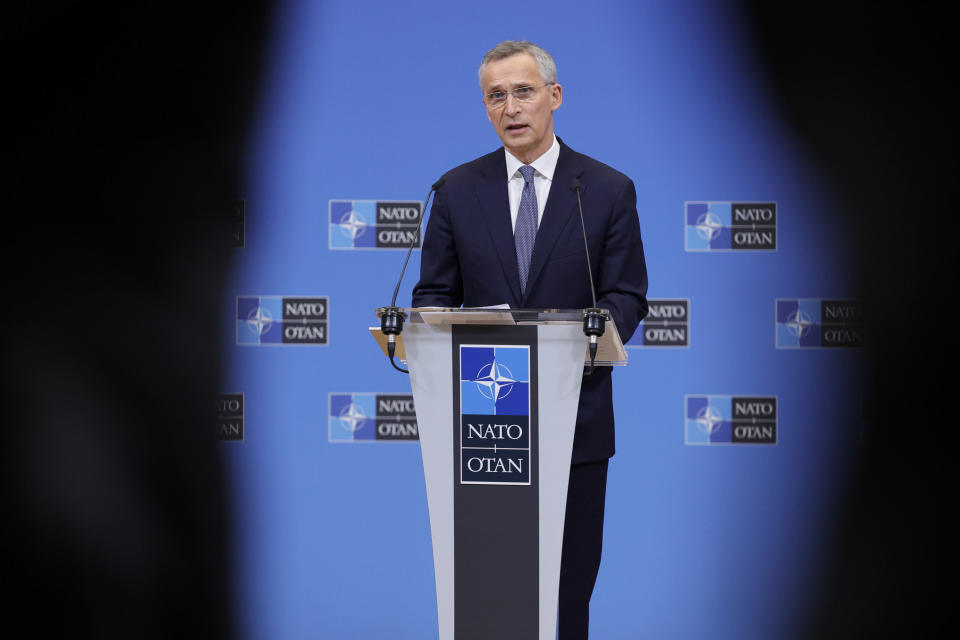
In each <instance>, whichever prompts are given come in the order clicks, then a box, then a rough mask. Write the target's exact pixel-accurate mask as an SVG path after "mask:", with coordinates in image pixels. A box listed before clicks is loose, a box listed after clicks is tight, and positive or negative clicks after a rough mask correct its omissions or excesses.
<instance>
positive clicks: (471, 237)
mask: <svg viewBox="0 0 960 640" xmlns="http://www.w3.org/2000/svg"><path fill="white" fill-rule="evenodd" d="M479 75H480V85H481V89H482V91H483V100H484V104H485V105H486V109H487V117H488V118H489V119H490V122H491V123H492V124H493V127H494V129H495V130H496V132H497V135H498V136H499V138H500V140H501V141H502V142H503V148H502V149H498V150H496V151H494V152H493V153H490V154H488V155H485V156H483V157H480V158H477V159H476V160H474V161H472V162H468V163H467V164H464V165H461V166H459V167H457V168H455V169H452V170H451V171H449V172H447V174H446V175H445V176H444V178H445V182H444V184H443V186H441V187H440V188H439V189H438V191H437V193H436V196H435V199H434V203H433V208H432V210H431V215H430V221H429V223H428V225H427V231H426V234H425V239H424V244H423V251H422V255H421V267H420V281H419V282H418V283H417V285H416V286H415V287H414V291H413V305H414V306H442V307H459V306H461V305H464V306H467V307H479V306H491V305H497V304H503V303H508V304H509V305H510V306H511V307H514V308H520V307H522V308H561V309H574V308H586V307H590V306H592V305H593V302H592V299H591V293H590V282H589V277H588V272H587V265H586V260H585V257H584V241H583V232H582V230H581V225H580V215H579V211H578V206H577V194H576V191H575V190H574V181H575V180H577V181H579V185H580V192H581V198H582V203H583V215H584V219H585V224H586V231H587V244H588V245H589V253H590V262H591V264H592V265H593V280H594V282H593V284H594V287H595V288H596V293H597V306H598V307H601V308H604V309H608V310H609V311H610V313H611V315H612V317H613V319H614V321H615V322H616V326H617V329H618V330H619V332H620V337H621V339H622V340H623V341H624V342H626V341H627V340H628V339H629V338H630V336H631V335H633V332H634V330H635V329H636V327H637V324H638V323H639V322H640V320H642V319H643V317H644V315H645V314H646V312H647V301H646V293H647V272H646V265H645V261H644V256H643V244H642V242H641V238H640V225H639V221H638V218H637V208H636V190H635V189H634V186H633V182H632V181H631V180H630V179H629V178H628V177H627V176H625V175H623V174H622V173H620V172H618V171H616V170H614V169H612V168H610V167H608V166H607V165H604V164H602V163H600V162H597V161H596V160H594V159H592V158H589V157H587V156H585V155H583V154H580V153H577V152H576V151H573V150H572V149H570V148H569V147H568V146H566V145H565V144H563V143H562V142H561V141H560V140H559V139H557V138H556V137H555V135H554V132H553V112H554V111H556V110H557V108H559V107H560V104H561V103H562V101H563V90H562V87H561V86H560V85H559V84H557V72H556V66H555V64H554V61H553V58H552V57H551V56H550V54H548V53H547V52H546V51H544V50H543V49H541V48H540V47H538V46H536V45H534V44H532V43H530V42H526V41H522V42H513V41H507V42H502V43H500V44H498V45H497V46H496V47H494V48H493V49H491V50H490V51H489V52H488V53H487V54H486V55H485V56H484V58H483V62H482V63H481V65H480V71H479ZM613 453H614V437H613V401H612V384H611V377H610V368H609V367H601V368H598V369H597V370H596V371H595V372H594V373H593V374H592V375H590V376H585V377H584V378H583V384H582V387H581V391H580V406H579V411H578V414H577V425H576V432H575V436H574V443H573V456H572V461H571V462H572V464H571V468H570V482H569V489H568V494H567V515H566V522H565V524H564V539H563V554H562V560H561V572H560V604H559V636H560V638H561V640H567V639H573V638H586V637H587V629H588V622H589V603H590V596H591V594H592V592H593V586H594V583H595V581H596V577H597V571H598V570H599V567H600V550H601V543H602V539H603V511H604V496H605V493H606V479H607V463H608V460H609V458H610V457H611V456H612V455H613Z"/></svg>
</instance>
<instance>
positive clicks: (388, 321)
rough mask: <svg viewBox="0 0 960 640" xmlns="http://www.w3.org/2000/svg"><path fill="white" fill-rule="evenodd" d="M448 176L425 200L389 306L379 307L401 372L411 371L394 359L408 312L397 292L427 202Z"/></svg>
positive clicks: (391, 353) (382, 327) (390, 350)
mask: <svg viewBox="0 0 960 640" xmlns="http://www.w3.org/2000/svg"><path fill="white" fill-rule="evenodd" d="M444 182H446V178H440V179H439V180H437V181H436V182H434V183H433V186H432V187H430V191H428V192H427V197H426V199H424V201H423V211H421V212H420V220H419V221H418V222H417V232H416V233H415V234H413V240H411V241H410V247H409V248H408V249H407V257H406V259H404V261H403V268H402V269H401V270H400V277H399V278H397V286H396V287H394V289H393V297H392V298H391V299H390V306H389V307H380V308H379V309H377V312H376V313H377V316H379V317H380V331H381V332H382V333H383V334H384V335H385V336H387V355H388V356H390V364H392V365H393V368H394V369H396V370H397V371H399V372H400V373H410V372H409V371H408V370H407V369H401V368H400V367H398V366H397V363H396V362H394V361H393V358H394V355H395V353H396V350H397V336H398V335H400V332H401V331H403V321H404V320H405V319H406V317H407V316H406V314H405V313H403V311H400V309H399V308H398V307H397V293H399V292H400V283H401V282H402V281H403V274H404V273H406V271H407V263H408V262H410V254H411V253H413V247H414V245H415V244H417V239H418V238H419V237H420V228H421V227H422V226H423V219H424V218H426V217H427V203H428V202H429V201H430V195H431V194H432V193H433V192H435V191H436V190H437V189H439V188H440V187H442V186H443V183H444Z"/></svg>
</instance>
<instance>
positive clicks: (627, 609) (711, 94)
mask: <svg viewBox="0 0 960 640" xmlns="http://www.w3.org/2000/svg"><path fill="white" fill-rule="evenodd" d="M521 38H525V39H529V40H532V41H534V42H537V43H538V44H540V45H542V46H543V47H544V48H546V49H547V50H548V51H550V52H551V53H552V54H553V56H554V58H555V60H556V62H557V67H558V75H559V82H560V83H561V84H562V85H563V88H564V103H563V105H562V107H561V108H560V110H559V111H558V112H557V113H556V120H555V124H556V131H557V134H558V135H559V136H561V137H562V138H563V139H564V141H565V142H566V143H567V144H569V145H570V146H571V147H572V148H573V149H575V150H577V151H580V152H582V153H586V154H588V155H591V156H593V157H596V158H598V159H600V160H602V161H603V162H605V163H607V164H610V165H612V166H614V167H616V168H617V169H619V170H620V171H622V172H624V173H626V174H627V175H628V176H630V177H631V178H633V180H634V182H635V184H636V187H637V194H638V203H637V206H638V210H639V215H640V224H641V228H642V231H643V235H644V244H645V249H646V256H647V266H648V270H649V277H650V291H649V297H650V298H651V299H661V298H669V299H689V315H690V322H689V338H690V340H689V343H690V344H689V346H688V347H685V348H684V347H657V348H651V347H638V348H631V350H630V365H629V367H627V368H626V369H622V370H618V371H616V372H615V374H614V385H615V402H616V415H617V455H616V456H615V457H614V458H613V460H612V462H611V466H610V476H609V485H608V502H607V519H606V527H605V545H604V562H603V565H602V567H601V570H600V576H599V580H598V583H597V587H596V591H595V593H594V597H593V605H592V617H591V637H596V638H647V637H649V638H658V639H667V638H677V639H687V638H689V639H702V638H706V637H710V638H736V639H738V640H745V639H750V638H776V637H782V636H783V635H784V629H789V628H790V627H791V626H792V624H793V622H794V621H795V619H796V618H797V617H798V616H803V614H804V605H805V603H806V602H808V600H809V598H810V596H811V591H812V589H813V588H814V586H815V584H816V580H817V578H818V575H817V566H818V565H817V562H816V561H817V560H819V559H820V557H821V555H822V553H823V550H824V549H823V547H824V544H825V542H827V541H826V540H825V538H824V534H823V528H824V526H825V524H827V523H829V522H830V520H831V518H834V517H835V516H836V514H835V512H834V511H835V508H836V504H835V502H834V500H833V499H832V498H833V496H834V495H835V493H836V487H837V486H838V484H839V483H842V480H843V478H844V473H845V471H846V469H847V467H848V466H849V459H850V453H851V451H854V450H855V447H856V446H857V441H858V437H859V430H860V428H861V427H860V423H861V408H860V407H861V397H860V393H861V391H860V389H859V388H858V385H857V380H858V375H857V359H858V357H859V351H858V350H857V349H848V348H840V349H824V348H813V349H804V348H799V349H784V348H777V322H776V315H775V302H776V300H777V299H793V300H795V299H812V300H814V301H817V300H824V299H849V298H852V297H853V296H854V295H855V294H854V291H853V288H852V287H853V285H852V278H851V274H848V269H847V265H846V260H845V259H844V254H845V247H846V245H845V241H844V238H846V237H847V234H846V232H845V230H844V229H842V228H840V226H839V223H838V222H837V221H836V220H837V216H836V215H835V214H836V212H835V211H834V210H833V209H832V208H833V202H832V201H831V198H830V194H829V193H828V192H826V191H825V190H824V189H823V188H821V186H820V184H819V182H818V176H817V171H816V167H811V166H809V164H807V163H806V162H805V158H804V154H803V147H802V141H798V140H795V139H792V138H791V136H790V134H789V133H788V131H787V130H786V129H785V128H784V127H783V125H782V124H781V123H780V122H779V121H778V118H777V114H776V112H775V110H774V106H773V104H772V102H771V100H770V98H769V96H768V94H767V92H766V91H765V87H764V84H763V79H762V76H761V73H760V71H759V70H758V67H757V65H756V63H755V61H754V60H752V59H751V58H750V56H749V47H748V46H747V45H748V44H749V42H748V40H747V39H748V38H749V34H748V33H747V32H746V31H745V30H744V29H743V28H742V26H741V24H740V22H739V21H738V18H737V15H736V14H735V13H734V12H732V11H731V10H730V9H729V8H726V7H725V6H724V4H723V3H718V2H707V1H705V0H704V1H697V0H684V1H680V2H629V1H622V2H601V3H599V4H597V5H595V6H591V7H590V8H589V9H586V8H584V5H583V3H579V2H567V1H566V0H564V1H557V2H553V3H550V5H549V7H543V8H541V9H540V10H538V11H536V12H530V14H525V13H524V12H523V11H522V10H520V9H519V8H518V5H517V4H516V3H508V2H499V1H496V2H486V3H475V4H463V5H459V4H454V3H448V2H437V1H429V2H427V1H425V2H410V3H396V2H385V1H383V0H372V1H370V2H364V3H359V2H347V1H344V0H331V1H328V2H323V3H320V2H307V1H304V0H289V1H288V2H286V3H285V4H284V5H283V7H282V10H281V11H280V12H279V16H278V20H277V23H276V27H275V32H274V34H273V44H272V49H271V52H270V57H269V71H268V74H267V76H266V82H265V84H264V87H263V98H262V104H261V111H260V118H259V124H258V126H257V129H256V131H255V135H254V137H253V139H252V141H251V144H250V148H249V161H248V175H249V179H248V185H247V192H246V193H245V194H243V195H244V198H245V205H246V216H247V219H246V246H245V248H242V249H237V263H236V270H235V275H234V278H233V281H232V284H231V287H230V292H229V294H230V295H229V297H228V298H227V299H225V300H224V301H223V309H224V327H225V333H226V335H227V336H229V343H230V344H229V345H227V350H228V353H229V378H228V380H227V381H225V383H224V391H225V392H237V393H243V394H244V401H245V406H244V409H245V421H244V425H245V430H244V439H243V441H240V442H224V443H223V447H224V449H225V454H226V456H227V460H228V465H229V468H230V473H231V486H232V490H233V497H234V505H233V506H234V511H235V513H236V520H235V524H234V533H235V535H236V540H237V543H238V548H237V567H238V575H237V578H236V582H237V585H238V593H237V597H238V598H239V600H238V603H237V604H238V608H239V609H240V611H241V616H242V621H243V624H244V626H245V627H246V629H247V630H248V633H249V635H250V637H251V638H264V639H266V638H270V639H278V638H290V639H293V638H312V637H323V638H335V639H348V638H362V639H364V640H369V639H374V638H389V639H401V638H411V639H417V640H422V639H424V638H431V637H436V633H437V622H436V609H435V606H436V603H435V596H434V581H433V562H432V554H431V544H430V532H429V523H428V514H427V505H426V495H425V489H424V484H423V475H422V464H421V460H420V451H419V447H418V445H417V444H416V442H409V441H407V442H396V441H392V442H372V443H371V442H368V443H359V442H354V443H342V442H331V439H330V431H329V429H330V420H329V418H328V413H329V402H330V400H329V398H330V394H331V393H337V392H345V393H409V381H408V379H407V378H406V377H405V376H402V375H400V374H398V373H396V372H395V371H394V370H393V369H392V368H390V367H389V365H388V364H387V362H386V361H385V359H384V358H383V356H382V354H381V352H380V350H379V349H378V348H377V347H376V345H375V344H374V342H373V340H372V339H371V338H370V336H369V334H368V332H367V327H368V326H370V325H372V324H375V322H376V319H375V317H374V315H373V310H374V308H376V307H378V306H382V305H385V304H387V303H388V302H389V298H390V294H391V293H392V289H393V286H394V282H395V278H396V274H397V273H398V270H399V268H400V265H401V262H402V259H403V254H402V252H400V251H397V250H390V249H387V250H342V249H335V248H331V246H330V245H331V241H330V236H329V234H330V233H331V232H332V229H331V225H330V224H329V221H330V201H331V200H372V201H411V200H413V201H415V200H420V199H422V198H423V196H424V194H425V193H426V190H427V189H428V187H429V185H430V184H431V183H433V182H434V181H435V180H436V179H437V178H438V177H439V176H440V175H441V174H442V173H443V172H445V171H446V170H447V169H449V168H451V167H453V166H455V165H458V164H460V163H462V162H465V161H467V160H470V159H472V158H475V157H477V156H479V155H482V154H484V153H487V152H489V151H491V150H493V149H495V148H497V147H498V146H499V141H498V139H497V138H496V135H495V133H494V131H493V129H492V127H491V126H490V124H489V123H488V122H487V119H486V116H485V113H484V108H483V104H482V102H481V99H480V91H479V87H478V84H477V75H476V70H477V67H478V65H479V61H480V58H481V57H482V55H483V53H484V52H486V51H487V50H488V49H489V48H491V47H492V46H493V45H495V44H496V43H497V42H499V41H501V40H504V39H521ZM689 202H715V203H723V202H763V203H776V205H777V229H776V233H777V246H776V249H775V250H765V251H751V250H746V251H691V250H688V245H687V241H686V234H687V233H688V230H687V225H686V221H687V218H686V203H689ZM418 269H419V255H418V254H417V252H415V253H414V257H413V258H412V260H411V265H410V268H409V270H408V276H407V278H406V279H405V282H404V284H403V286H402V287H401V290H400V297H399V299H398V301H399V302H400V303H401V304H403V305H407V304H409V301H410V291H411V288H412V286H413V283H414V282H415V281H416V276H417V272H418ZM238 296H299V297H322V296H327V297H328V302H329V306H328V322H329V325H328V330H329V331H328V334H327V335H328V344H326V345H325V346H314V345H298V346H292V345H289V346H278V347H268V346H257V345H249V344H237V339H236V338H235V336H236V335H237V334H236V329H237V328H238V326H239V325H238V324H237V323H236V322H235V319H236V309H237V297H238ZM812 304H814V305H816V302H814V303H812ZM781 346H783V345H781ZM691 395H716V396H772V397H776V398H777V405H778V410H779V415H778V421H777V442H776V444H767V445H760V444H750V445H736V444H728V445H727V446H710V445H707V446H703V445H693V444H688V443H687V438H686V437H685V429H686V428H687V426H688V425H687V424H686V411H687V408H686V399H687V396H691Z"/></svg>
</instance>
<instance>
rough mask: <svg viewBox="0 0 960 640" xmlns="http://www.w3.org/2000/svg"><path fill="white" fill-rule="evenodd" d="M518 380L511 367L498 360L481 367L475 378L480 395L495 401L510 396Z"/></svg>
mask: <svg viewBox="0 0 960 640" xmlns="http://www.w3.org/2000/svg"><path fill="white" fill-rule="evenodd" d="M516 381H517V380H516V378H514V377H513V374H512V373H511V372H510V369H508V368H507V366H506V365H504V364H500V363H499V362H497V361H496V360H494V361H493V362H491V363H490V364H485V365H483V366H482V367H480V370H479V371H477V375H476V377H475V378H474V382H475V383H476V384H477V389H478V390H479V391H480V395H482V396H483V397H484V398H488V399H490V400H493V401H494V402H496V401H497V400H501V399H503V398H506V397H507V396H509V395H510V392H511V391H513V385H514V384H515V383H516Z"/></svg>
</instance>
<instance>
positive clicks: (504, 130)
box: [483, 53, 563, 164]
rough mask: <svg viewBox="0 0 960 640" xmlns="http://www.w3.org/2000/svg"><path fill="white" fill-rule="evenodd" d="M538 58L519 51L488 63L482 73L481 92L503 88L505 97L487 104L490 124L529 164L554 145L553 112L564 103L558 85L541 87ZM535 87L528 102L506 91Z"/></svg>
mask: <svg viewBox="0 0 960 640" xmlns="http://www.w3.org/2000/svg"><path fill="white" fill-rule="evenodd" d="M544 84H545V83H544V80H543V78H541V77H540V71H539V69H538V68H537V61H536V60H534V59H533V56H531V55H530V54H529V53H518V54H515V55H512V56H509V57H507V58H501V59H500V60H494V61H492V62H489V63H487V68H486V69H485V70H484V72H483V93H484V95H487V94H489V93H491V92H493V91H506V92H508V93H507V100H506V102H505V103H503V104H501V105H500V106H498V107H491V106H490V105H489V104H487V103H485V104H486V107H487V118H489V119H490V122H491V123H493V128H494V129H495V130H496V132H497V135H498V136H499V137H500V141H501V142H503V146H504V147H506V149H507V151H509V152H510V153H512V154H513V155H514V156H516V157H517V159H519V160H520V161H521V162H524V163H526V164H529V163H530V162H532V161H533V160H536V159H537V158H539V157H540V156H541V155H543V154H544V153H545V152H546V151H547V149H549V148H550V145H552V144H553V112H554V111H556V110H557V108H558V107H559V106H560V103H561V102H563V90H562V88H561V87H560V85H559V84H551V85H548V86H546V87H545V86H543V85H544ZM520 87H534V88H535V89H536V96H535V97H534V99H533V100H531V101H529V102H523V101H520V100H517V99H516V98H514V97H513V95H512V94H510V93H509V91H511V90H513V89H518V88H520Z"/></svg>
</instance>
